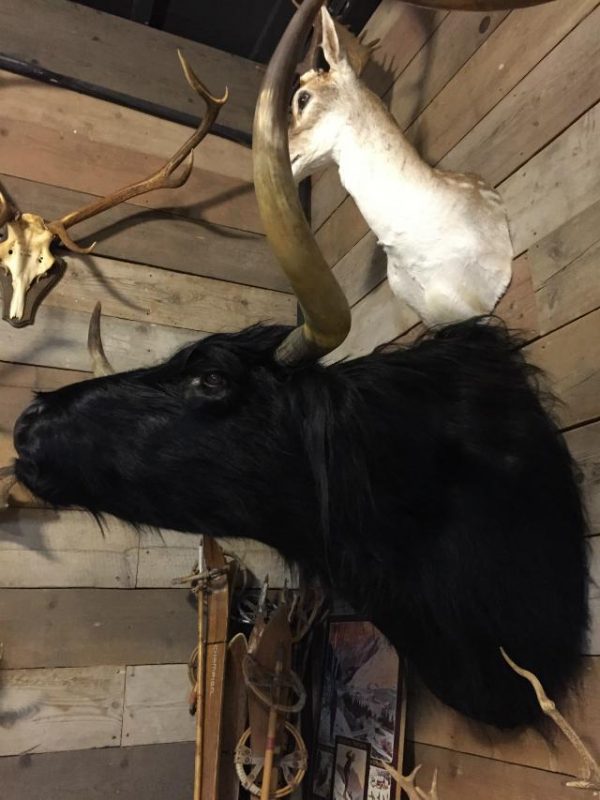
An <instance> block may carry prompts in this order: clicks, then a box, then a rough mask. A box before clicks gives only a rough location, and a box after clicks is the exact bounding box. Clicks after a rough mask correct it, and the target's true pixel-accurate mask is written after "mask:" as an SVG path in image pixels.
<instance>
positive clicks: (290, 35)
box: [252, 0, 351, 364]
mask: <svg viewBox="0 0 600 800" xmlns="http://www.w3.org/2000/svg"><path fill="white" fill-rule="evenodd" d="M322 4H323V0H304V2H303V3H302V5H301V6H300V8H299V9H298V11H297V12H296V13H295V15H294V16H293V17H292V20H291V22H290V23H289V25H288V27H287V29H286V31H285V33H284V34H283V36H282V38H281V40H280V42H279V44H278V46H277V49H276V50H275V53H274V54H273V57H272V58H271V61H270V62H269V66H268V67H267V71H266V74H265V77H264V81H263V85H262V88H261V91H260V95H259V97H258V103H257V106H256V113H255V115H254V131H253V144H252V153H253V160H254V187H255V190H256V196H257V199H258V206H259V209H260V214H261V217H262V221H263V225H264V228H265V232H266V234H267V238H268V240H269V243H270V245H271V247H272V248H273V250H274V252H275V255H276V256H277V259H278V260H279V263H280V265H281V267H282V269H283V271H284V272H285V274H286V275H287V277H288V279H289V281H290V283H291V285H292V288H293V290H294V292H295V294H296V296H297V298H298V301H299V302H300V305H301V307H302V311H303V313H304V318H305V323H304V325H302V326H300V327H299V328H296V329H295V330H294V331H292V333H291V334H290V335H289V336H288V337H287V339H286V340H285V341H284V342H283V343H282V344H281V345H280V347H279V349H278V350H277V354H276V359H277V361H278V362H279V363H280V364H297V363H300V362H302V361H309V360H314V359H317V358H319V357H320V356H322V355H325V353H329V352H331V351H332V350H334V349H335V348H336V347H338V345H340V344H341V343H342V342H343V341H344V339H345V338H346V336H347V335H348V332H349V330H350V322H351V316H350V307H349V305H348V302H347V300H346V298H345V296H344V293H343V292H342V290H341V288H340V286H339V284H338V282H337V281H336V280H335V278H334V277H333V273H332V272H331V270H330V269H329V266H328V264H327V262H326V261H325V259H324V257H323V254H322V253H321V251H320V250H319V247H318V245H317V243H316V241H315V238H314V236H313V235H312V232H311V230H310V228H309V226H308V223H307V221H306V217H305V216H304V212H303V211H302V208H301V206H300V201H299V199H298V190H297V188H296V185H295V183H294V180H293V178H292V170H291V166H290V157H289V149H288V136H287V122H288V109H289V95H290V91H291V86H292V79H293V76H294V71H295V67H296V64H297V62H298V61H299V60H300V57H301V55H302V48H303V45H304V42H305V39H306V35H307V33H308V31H309V30H310V27H311V25H312V23H313V20H314V18H315V15H316V14H317V12H318V11H319V9H320V7H321V6H322Z"/></svg>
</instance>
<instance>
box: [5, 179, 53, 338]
mask: <svg viewBox="0 0 600 800" xmlns="http://www.w3.org/2000/svg"><path fill="white" fill-rule="evenodd" d="M0 209H7V216H8V220H6V237H5V239H4V241H2V242H0V284H1V286H2V318H3V319H5V320H7V321H8V322H10V324H11V325H13V326H14V327H15V328H21V327H23V326H25V325H29V324H30V323H31V322H33V318H34V316H35V310H36V308H37V307H38V306H39V304H40V302H41V301H42V300H43V298H44V297H45V296H46V295H47V294H48V292H49V291H50V290H51V289H52V288H53V287H54V286H55V285H56V283H57V282H58V281H59V280H60V278H61V277H62V275H63V274H64V271H65V269H66V264H65V262H64V261H62V259H59V258H57V257H56V256H55V255H54V254H53V253H52V251H51V250H50V246H51V244H52V240H53V239H54V234H53V233H52V231H50V230H49V229H48V228H47V227H46V223H45V222H44V220H43V219H42V217H40V216H39V215H38V214H20V213H19V212H18V211H15V210H13V209H12V208H11V207H10V206H9V204H8V203H7V201H6V199H5V198H4V197H3V196H2V194H1V193H0Z"/></svg>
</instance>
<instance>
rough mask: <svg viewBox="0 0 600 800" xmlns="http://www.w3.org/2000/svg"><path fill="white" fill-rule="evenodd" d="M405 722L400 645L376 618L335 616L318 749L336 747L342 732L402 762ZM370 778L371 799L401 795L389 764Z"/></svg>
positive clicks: (329, 637)
mask: <svg viewBox="0 0 600 800" xmlns="http://www.w3.org/2000/svg"><path fill="white" fill-rule="evenodd" d="M404 726H405V686H404V666H403V663H402V661H401V659H400V658H399V657H398V654H397V653H396V651H395V649H394V648H393V647H392V645H390V643H389V642H388V641H387V639H386V638H385V637H384V636H383V635H382V634H381V633H380V632H379V631H378V630H377V628H376V627H375V626H374V625H373V624H372V623H370V622H368V621H366V620H364V619H360V618H357V617H355V616H336V617H331V618H330V620H329V623H328V627H327V632H326V636H325V645H324V654H323V668H322V670H321V695H320V703H319V706H318V715H317V737H316V739H317V741H316V745H317V748H318V750H323V749H332V748H334V747H336V744H337V741H338V739H340V738H343V739H345V740H351V741H353V742H355V743H362V744H363V745H368V747H369V750H370V754H371V756H372V757H373V758H378V759H382V760H383V761H387V762H388V763H390V764H392V765H394V766H395V767H401V764H402V757H403V751H404ZM336 767H337V764H336ZM366 780H367V785H366V788H367V791H368V792H370V796H369V794H367V795H365V797H367V798H368V799H369V800H396V798H399V797H400V789H399V787H396V785H395V782H394V781H393V780H391V778H389V776H388V773H386V772H385V770H381V769H377V768H376V767H370V771H369V774H368V775H367V779H366ZM315 796H316V797H322V795H315ZM334 797H335V795H334ZM336 800H337V797H336ZM344 800H348V798H345V799H344Z"/></svg>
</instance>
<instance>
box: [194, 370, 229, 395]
mask: <svg viewBox="0 0 600 800" xmlns="http://www.w3.org/2000/svg"><path fill="white" fill-rule="evenodd" d="M191 388H192V389H193V390H195V392H198V391H200V393H201V394H204V395H211V396H213V397H214V396H215V395H220V394H222V393H223V392H224V391H225V390H226V389H227V378H226V377H225V375H224V374H223V373H222V372H218V371H217V370H212V369H211V370H207V371H206V372H203V373H202V375H200V376H199V377H197V378H194V379H193V380H192V382H191Z"/></svg>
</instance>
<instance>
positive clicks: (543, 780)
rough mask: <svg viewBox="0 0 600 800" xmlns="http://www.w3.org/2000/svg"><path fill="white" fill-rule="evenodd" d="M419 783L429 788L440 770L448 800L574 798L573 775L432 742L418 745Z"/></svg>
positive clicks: (441, 791) (441, 788)
mask: <svg viewBox="0 0 600 800" xmlns="http://www.w3.org/2000/svg"><path fill="white" fill-rule="evenodd" d="M414 760H415V763H416V764H423V769H422V770H421V771H420V772H419V780H418V784H419V786H423V787H426V788H427V789H428V788H429V786H430V784H431V779H432V777H433V772H434V770H436V769H437V771H438V792H439V796H440V797H443V798H444V800H482V799H483V798H485V800H550V798H552V800H572V798H573V792H574V790H573V789H570V788H568V787H567V786H566V785H565V784H566V782H567V781H568V780H569V776H566V775H561V774H558V773H555V772H544V771H543V770H538V769H531V768H529V767H522V766H519V765H517V764H506V763H504V762H502V761H493V760H492V759H489V758H480V757H478V756H470V755H466V754H464V753H456V752H453V751H452V750H444V749H442V748H438V747H430V746H429V745H422V744H417V745H415V747H414Z"/></svg>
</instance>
